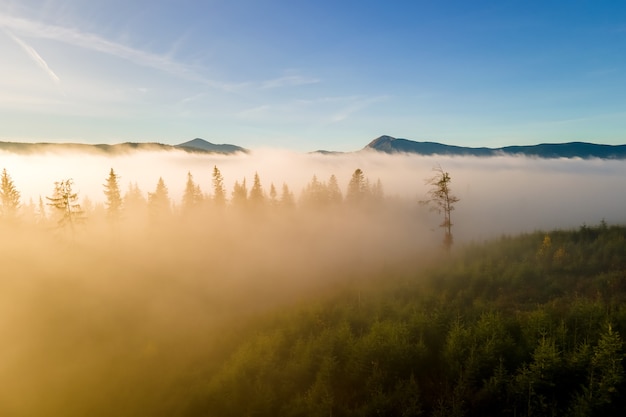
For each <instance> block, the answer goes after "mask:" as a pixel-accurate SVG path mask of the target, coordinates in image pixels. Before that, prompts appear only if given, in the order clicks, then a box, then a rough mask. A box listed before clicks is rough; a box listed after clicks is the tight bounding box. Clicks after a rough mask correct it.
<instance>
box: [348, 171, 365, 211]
mask: <svg viewBox="0 0 626 417" xmlns="http://www.w3.org/2000/svg"><path fill="white" fill-rule="evenodd" d="M368 191H369V187H368V183H367V179H366V178H365V174H363V171H362V170H361V169H360V168H357V169H356V170H355V171H354V173H353V174H352V178H350V182H349V183H348V191H347V193H346V201H348V202H350V203H362V202H363V201H364V200H365V199H366V197H367V194H368Z"/></svg>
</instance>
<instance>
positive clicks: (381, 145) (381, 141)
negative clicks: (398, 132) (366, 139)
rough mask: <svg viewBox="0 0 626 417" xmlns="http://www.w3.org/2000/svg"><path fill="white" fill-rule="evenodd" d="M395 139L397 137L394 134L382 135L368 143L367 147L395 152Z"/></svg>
mask: <svg viewBox="0 0 626 417" xmlns="http://www.w3.org/2000/svg"><path fill="white" fill-rule="evenodd" d="M395 140H396V138H394V137H393V136H388V135H382V136H379V137H377V138H376V139H374V140H373V141H371V142H370V143H368V144H367V146H366V147H365V148H371V149H376V150H378V151H384V152H393V145H392V142H393V141H395Z"/></svg>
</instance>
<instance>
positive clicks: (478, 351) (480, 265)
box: [186, 224, 626, 416]
mask: <svg viewBox="0 0 626 417" xmlns="http://www.w3.org/2000/svg"><path fill="white" fill-rule="evenodd" d="M625 238H626V229H624V228H622V227H608V226H606V225H604V224H602V225H600V226H598V227H586V226H583V227H581V228H580V230H577V231H571V232H569V231H556V232H551V233H547V234H544V233H533V234H529V235H524V236H519V237H514V238H511V237H503V238H501V239H498V240H497V241H494V242H491V243H488V244H484V245H482V244H481V245H474V246H470V247H467V248H466V249H464V250H463V251H461V253H459V254H458V256H455V257H454V259H450V260H442V261H445V262H441V264H438V265H436V266H433V267H432V268H430V269H429V270H428V271H425V272H416V273H406V272H405V271H396V272H394V269H393V268H390V269H389V270H387V271H385V272H384V273H381V274H379V275H376V276H372V277H369V279H368V281H367V282H366V283H364V282H363V281H355V282H353V283H352V285H348V286H346V287H344V288H342V290H341V291H337V292H335V293H332V294H329V295H328V296H325V297H321V298H320V299H318V300H315V301H307V302H305V303H303V304H302V305H300V306H297V307H292V308H288V309H284V310H281V311H279V312H276V313H275V314H272V315H270V316H268V317H264V318H262V319H259V320H257V321H255V322H254V323H253V324H250V325H249V327H246V328H245V331H243V332H242V333H241V334H239V335H238V338H235V340H234V341H231V342H230V343H231V344H232V348H231V349H228V351H230V352H231V353H229V354H228V355H227V356H228V357H227V358H226V360H225V361H224V362H223V363H222V362H220V363H218V364H216V365H215V366H214V367H210V368H207V369H205V370H204V371H203V372H200V374H199V377H198V379H199V381H201V382H200V383H198V384H197V385H196V387H195V388H196V390H197V391H196V392H195V395H196V397H197V398H196V399H195V401H193V403H192V405H191V407H190V408H189V409H188V410H187V412H186V415H213V416H240V415H258V416H278V415H281V416H287V415H289V416H314V415H317V416H330V415H332V416H347V415H361V416H373V415H384V416H412V415H433V416H485V415H510V416H520V415H524V416H527V415H562V416H573V415H577V416H589V415H598V416H600V415H601V416H607V415H623V413H624V411H626V400H625V399H624V398H625V397H624V395H623V394H624V392H626V381H625V380H624V368H623V359H624V346H623V338H622V335H623V334H624V332H625V331H626V308H625V307H624V301H625V300H626V241H625Z"/></svg>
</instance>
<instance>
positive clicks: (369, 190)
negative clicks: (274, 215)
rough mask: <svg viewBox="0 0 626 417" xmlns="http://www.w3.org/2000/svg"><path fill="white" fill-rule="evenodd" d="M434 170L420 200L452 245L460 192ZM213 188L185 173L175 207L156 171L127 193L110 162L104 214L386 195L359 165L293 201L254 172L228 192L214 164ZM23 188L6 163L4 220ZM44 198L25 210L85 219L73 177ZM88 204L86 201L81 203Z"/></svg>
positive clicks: (154, 214) (370, 200)
mask: <svg viewBox="0 0 626 417" xmlns="http://www.w3.org/2000/svg"><path fill="white" fill-rule="evenodd" d="M433 171H434V175H433V176H432V177H430V178H428V179H426V185H428V186H429V191H428V194H427V196H428V198H427V199H426V200H422V201H420V203H422V204H425V205H428V206H430V208H431V210H433V211H436V212H437V213H439V214H443V222H442V223H441V224H440V225H439V226H440V227H442V228H443V229H444V238H443V247H444V248H445V249H446V250H448V251H449V250H450V248H451V246H452V242H453V237H452V225H453V223H452V220H451V212H452V210H454V208H455V204H456V203H457V202H458V201H459V198H458V197H456V196H455V195H454V194H452V191H451V189H450V183H451V177H450V174H449V173H448V172H446V171H444V170H443V168H441V166H437V167H435V168H434V169H433ZM212 187H213V189H212V193H205V192H203V191H202V189H201V188H200V185H199V184H198V183H197V182H196V181H195V180H194V177H193V175H192V174H191V172H188V173H187V181H186V183H185V187H184V191H183V195H182V200H181V202H180V205H179V206H178V207H176V205H175V204H174V202H173V200H172V198H171V197H170V194H169V190H168V187H167V185H166V184H165V181H164V180H163V178H162V177H159V179H158V181H157V184H156V187H155V189H154V191H152V192H148V193H147V198H146V197H145V195H144V193H143V192H142V191H141V190H140V189H139V186H138V185H137V183H132V182H131V183H130V184H129V186H128V189H127V191H126V193H125V194H122V190H121V186H120V176H119V175H118V174H117V173H116V172H115V170H114V169H113V168H111V169H110V171H109V175H108V176H107V177H106V179H105V182H104V184H103V194H104V197H105V202H104V208H105V214H106V217H107V219H108V220H109V221H111V222H119V221H120V219H121V218H122V217H123V214H124V213H132V212H135V213H136V212H138V211H139V212H141V211H145V210H146V209H147V211H148V213H149V217H150V218H151V219H152V220H154V221H159V220H163V219H165V218H167V217H169V216H171V215H172V214H174V211H176V210H175V208H176V209H177V210H178V211H179V212H180V214H182V215H189V214H194V213H198V212H200V211H202V209H206V208H208V207H212V208H214V209H218V210H223V209H225V208H227V207H228V208H231V209H236V210H252V211H254V210H260V209H262V208H264V207H267V206H269V207H273V208H285V209H293V208H295V207H296V206H299V207H301V208H309V209H323V208H327V207H338V206H340V205H344V204H345V205H349V206H352V207H364V206H375V205H377V204H380V203H382V202H383V201H384V199H385V195H384V191H383V185H382V182H381V181H380V179H378V180H377V181H376V182H374V183H371V182H370V181H369V179H368V178H367V177H366V176H365V173H364V172H363V171H362V170H361V169H360V168H357V169H356V170H355V171H354V172H353V173H352V176H351V178H350V181H349V182H348V184H347V187H346V192H345V195H344V193H342V191H341V187H340V186H339V182H338V180H337V177H336V176H335V175H334V174H332V175H331V176H330V177H329V178H328V180H327V181H323V180H320V179H319V178H318V177H317V175H313V177H312V179H311V180H310V181H309V183H307V184H306V185H305V187H304V188H303V189H302V191H301V193H300V196H299V199H298V201H297V202H296V198H295V195H294V193H293V192H292V191H291V190H290V188H289V186H288V185H287V184H286V183H283V184H282V186H281V190H280V192H279V191H278V190H277V187H276V186H275V185H274V183H271V184H270V188H269V192H266V190H265V189H264V187H263V185H262V184H261V179H260V176H259V174H258V173H255V174H254V177H253V182H252V186H251V187H250V189H248V184H247V182H246V178H245V177H244V178H243V180H242V181H239V180H237V181H235V183H234V185H233V189H232V191H231V193H230V198H229V194H228V192H227V190H226V187H225V185H224V177H223V176H222V173H221V171H220V170H219V168H218V167H217V166H214V167H213V173H212ZM20 199H21V194H20V192H19V191H18V189H17V187H16V186H15V184H14V182H13V179H12V178H11V176H10V175H9V174H8V172H7V170H6V169H3V171H2V175H1V176H0V215H1V216H2V218H3V219H5V220H15V219H17V217H18V214H19V212H20V209H21V208H24V207H23V206H22V203H21V200H20ZM45 201H46V202H45V203H44V200H43V199H42V198H41V196H40V197H39V201H38V206H37V207H36V208H35V205H34V203H33V202H32V200H31V202H30V203H29V204H28V205H27V206H26V208H27V209H26V210H24V211H27V212H30V213H31V214H32V215H34V216H35V217H37V220H39V221H46V220H48V210H46V207H50V209H51V210H52V213H50V214H51V217H53V219H54V220H55V221H56V223H57V224H58V225H59V226H60V227H64V228H69V229H70V230H73V229H74V227H75V225H76V223H80V222H82V221H84V220H85V212H86V211H89V210H88V209H91V208H92V207H91V206H92V203H91V201H89V200H88V199H85V200H83V205H81V203H80V198H79V193H78V192H76V191H75V190H74V181H73V180H72V179H63V180H60V181H57V182H55V183H54V189H53V192H52V194H51V195H50V196H46V200H45ZM84 206H89V207H84Z"/></svg>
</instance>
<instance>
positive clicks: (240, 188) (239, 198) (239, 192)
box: [231, 178, 248, 208]
mask: <svg viewBox="0 0 626 417" xmlns="http://www.w3.org/2000/svg"><path fill="white" fill-rule="evenodd" d="M247 203H248V187H247V185H246V179H245V178H244V179H243V182H241V183H239V181H235V184H234V185H233V194H232V198H231V204H232V205H233V206H234V207H239V208H243V207H245V206H246V204H247Z"/></svg>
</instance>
